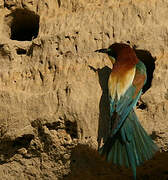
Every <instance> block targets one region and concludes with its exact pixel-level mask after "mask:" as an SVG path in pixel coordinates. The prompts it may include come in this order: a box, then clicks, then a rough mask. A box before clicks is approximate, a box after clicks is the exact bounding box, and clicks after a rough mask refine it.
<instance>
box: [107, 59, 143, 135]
mask: <svg viewBox="0 0 168 180" xmlns="http://www.w3.org/2000/svg"><path fill="white" fill-rule="evenodd" d="M145 82H146V68H145V65H144V64H143V63H142V62H141V61H139V63H138V64H137V65H136V73H135V77H134V80H133V83H132V85H130V87H129V88H128V89H127V90H126V92H125V94H124V95H123V96H121V97H120V99H119V100H117V98H116V99H112V98H111V97H110V116H111V128H110V129H111V136H114V135H115V134H116V132H117V131H118V130H119V129H120V127H121V126H122V124H123V122H124V121H125V119H126V117H127V116H128V114H129V113H130V111H131V110H132V108H133V107H134V106H136V103H137V101H138V99H139V97H140V95H141V93H142V87H143V86H144V84H145Z"/></svg>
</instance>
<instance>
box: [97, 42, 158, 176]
mask: <svg viewBox="0 0 168 180" xmlns="http://www.w3.org/2000/svg"><path fill="white" fill-rule="evenodd" d="M96 52H100V53H106V54H107V55H108V57H109V59H110V60H111V62H112V64H113V68H112V72H111V74H110V77H109V81H108V91H109V100H110V117H111V121H110V134H109V138H108V139H107V141H106V142H105V144H104V145H103V147H102V148H100V150H99V152H100V154H101V155H103V156H105V157H106V159H107V161H109V162H113V163H114V164H117V165H120V166H126V167H131V168H132V171H133V177H134V179H136V167H137V166H139V165H141V164H142V163H143V162H144V161H145V160H149V159H151V158H152V156H153V155H154V153H155V152H156V151H158V147H157V146H156V145H155V144H154V142H153V141H152V139H151V137H150V136H149V135H148V134H147V133H146V131H145V130H144V129H143V127H142V126H141V124H140V122H139V120H138V118H137V116H136V114H135V112H134V107H135V106H136V104H137V101H138V99H139V97H140V95H141V93H142V88H143V86H144V84H145V82H146V79H147V74H146V68H145V65H144V64H143V63H142V62H141V61H140V60H139V59H138V58H137V56H136V54H135V52H134V50H133V49H132V48H131V47H130V46H129V45H127V44H122V43H115V44H113V45H111V46H110V47H109V48H107V49H100V50H97V51H96Z"/></svg>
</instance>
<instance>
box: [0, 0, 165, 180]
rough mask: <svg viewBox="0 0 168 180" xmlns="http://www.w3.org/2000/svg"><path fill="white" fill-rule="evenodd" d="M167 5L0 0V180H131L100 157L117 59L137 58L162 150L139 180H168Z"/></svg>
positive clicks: (145, 103) (144, 107) (143, 109)
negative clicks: (128, 53)
mask: <svg viewBox="0 0 168 180" xmlns="http://www.w3.org/2000/svg"><path fill="white" fill-rule="evenodd" d="M167 7H168V1H167V0H160V1H157V0H142V1H139V0H135V1H131V0H113V1H111V0H106V1H104V0H78V1H77V0H46V1H42V0H31V1H27V0H10V1H9V0H0V179H2V180H9V179H10V180H23V179H24V180H34V179H45V180H48V179H53V180H56V179H58V180H60V179H66V180H69V179H72V180H74V179H76V180H80V179H89V180H92V179H93V180H94V179H98V180H99V179H101V180H102V179H105V180H106V179H114V180H115V179H116V180H118V179H132V173H131V170H129V169H124V168H119V167H116V166H114V165H112V164H108V163H107V162H106V161H105V160H104V159H102V158H101V157H100V156H99V155H98V153H97V148H98V146H100V145H102V143H103V142H104V141H105V140H106V138H107V132H108V122H109V103H108V94H107V81H108V77H109V74H110V72H111V68H112V66H111V63H110V61H109V60H108V57H107V56H106V55H103V54H98V53H95V52H94V51H95V50H97V49H100V48H107V47H108V46H110V45H111V44H113V43H114V42H123V43H128V44H130V45H131V46H132V47H134V48H135V49H136V50H135V51H136V54H137V56H138V58H139V59H140V60H142V61H143V62H144V63H145V65H146V67H147V73H148V81H147V84H146V86H145V87H144V94H143V95H142V96H141V98H140V100H139V102H138V105H137V107H136V112H137V115H138V117H139V119H140V121H141V123H142V125H143V127H144V128H145V129H146V131H147V132H148V133H149V135H150V136H151V137H152V138H153V140H154V141H155V142H156V143H157V145H158V146H159V148H160V152H158V153H156V155H155V156H154V157H153V159H152V160H150V161H148V162H146V163H145V164H144V165H142V166H141V167H138V169H137V179H143V180H148V179H151V180H153V179H157V180H167V179H168V61H167V59H168V22H167V15H168V12H167Z"/></svg>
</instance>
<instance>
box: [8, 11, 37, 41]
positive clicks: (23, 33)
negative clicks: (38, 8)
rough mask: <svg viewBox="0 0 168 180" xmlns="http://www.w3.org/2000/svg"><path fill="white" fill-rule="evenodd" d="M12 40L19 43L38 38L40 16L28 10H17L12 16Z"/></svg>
mask: <svg viewBox="0 0 168 180" xmlns="http://www.w3.org/2000/svg"><path fill="white" fill-rule="evenodd" d="M10 17H12V20H11V23H10V29H11V35H10V39H12V40H18V41H31V40H32V39H34V38H36V37H37V36H38V32H39V20H40V17H39V15H37V14H35V13H34V12H32V11H29V10H26V9H17V10H15V11H14V12H12V13H11V14H10Z"/></svg>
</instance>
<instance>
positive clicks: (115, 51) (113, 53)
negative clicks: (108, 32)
mask: <svg viewBox="0 0 168 180" xmlns="http://www.w3.org/2000/svg"><path fill="white" fill-rule="evenodd" d="M124 49H127V50H126V51H127V52H128V51H130V49H131V48H130V46H129V45H127V44H124V43H114V44H112V45H111V46H109V48H107V49H98V50H96V51H95V52H99V53H105V54H107V55H108V56H109V59H110V60H111V62H112V64H114V63H115V62H116V60H117V57H118V55H119V54H121V53H123V50H124Z"/></svg>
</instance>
